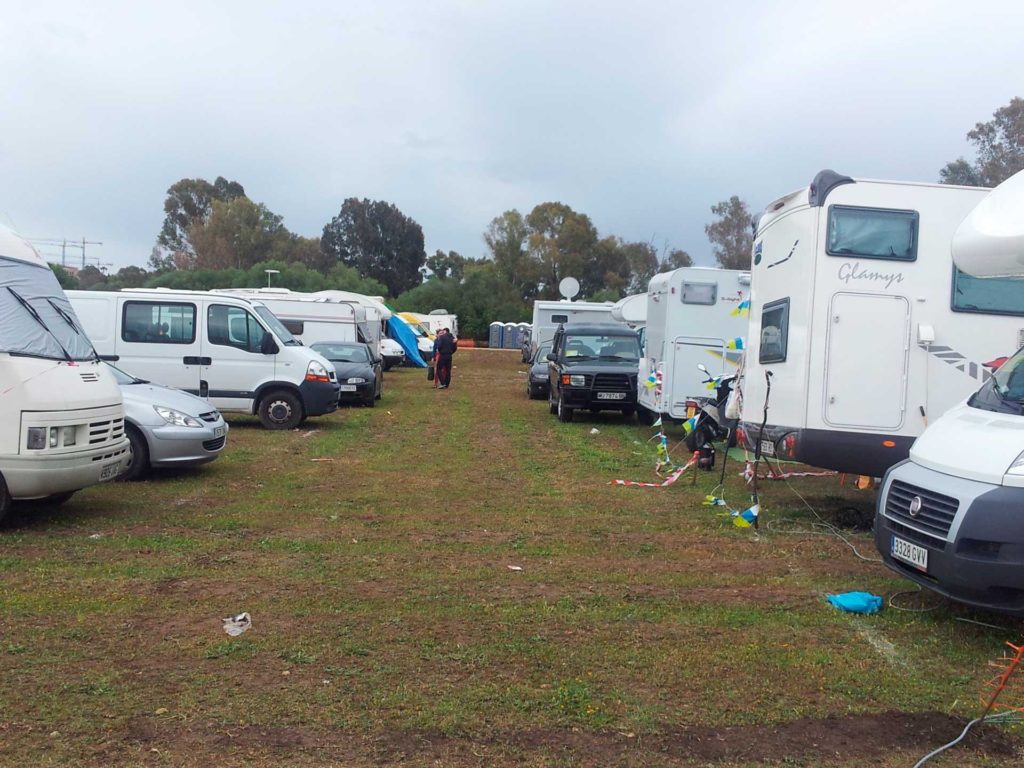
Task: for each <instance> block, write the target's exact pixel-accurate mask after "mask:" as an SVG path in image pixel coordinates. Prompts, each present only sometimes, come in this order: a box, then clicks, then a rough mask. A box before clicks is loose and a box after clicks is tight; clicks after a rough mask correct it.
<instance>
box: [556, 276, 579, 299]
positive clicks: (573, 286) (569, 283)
mask: <svg viewBox="0 0 1024 768" xmlns="http://www.w3.org/2000/svg"><path fill="white" fill-rule="evenodd" d="M558 292H559V293H560V294H562V297H563V298H566V299H569V300H570V301H572V299H573V297H574V296H576V294H578V293H579V292H580V281H579V280H577V279H576V278H575V277H565V278H562V282H560V283H559V284H558Z"/></svg>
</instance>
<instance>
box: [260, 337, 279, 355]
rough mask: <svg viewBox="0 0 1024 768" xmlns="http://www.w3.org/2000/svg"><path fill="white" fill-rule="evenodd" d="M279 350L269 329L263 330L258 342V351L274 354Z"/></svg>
mask: <svg viewBox="0 0 1024 768" xmlns="http://www.w3.org/2000/svg"><path fill="white" fill-rule="evenodd" d="M280 351H281V349H280V348H279V347H278V346H277V342H276V341H274V337H273V335H272V334H271V333H270V331H264V332H263V340H262V341H261V342H260V352H262V353H263V354H264V355H276V354H277V353H278V352H280Z"/></svg>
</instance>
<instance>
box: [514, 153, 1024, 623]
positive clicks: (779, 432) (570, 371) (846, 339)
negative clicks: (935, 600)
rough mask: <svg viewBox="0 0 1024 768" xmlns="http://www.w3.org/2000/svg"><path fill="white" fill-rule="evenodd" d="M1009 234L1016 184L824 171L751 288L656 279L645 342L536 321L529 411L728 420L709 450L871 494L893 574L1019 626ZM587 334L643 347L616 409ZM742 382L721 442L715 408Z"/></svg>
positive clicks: (738, 277) (760, 224) (765, 233)
mask: <svg viewBox="0 0 1024 768" xmlns="http://www.w3.org/2000/svg"><path fill="white" fill-rule="evenodd" d="M1022 214H1024V177H1021V176H1020V175H1018V176H1017V177H1014V178H1013V179H1011V180H1010V181H1009V182H1007V183H1006V184H1004V185H1003V186H1002V187H1001V188H998V189H997V190H996V191H994V192H993V191H990V190H985V189H976V188H967V187H954V186H949V185H936V184H913V183H898V182H886V181H875V180H867V179H854V178H851V177H848V176H842V175H840V174H837V173H834V172H832V171H823V172H821V173H819V174H818V175H817V176H816V177H815V178H814V180H813V181H812V182H811V184H810V185H808V186H807V187H805V188H803V189H800V190H797V191H795V192H793V193H790V194H788V195H785V196H783V197H781V198H779V199H778V200H776V201H774V202H773V203H771V204H769V205H768V206H767V208H766V209H765V211H764V212H763V213H762V214H761V216H760V217H758V219H757V222H756V225H755V235H754V244H753V251H752V258H751V260H752V267H751V270H750V271H749V272H734V271H729V270H714V269H701V268H685V269H680V270H676V271H674V272H669V273H665V274H661V275H657V276H656V277H655V278H654V279H653V280H652V281H651V284H650V286H649V289H648V291H647V293H646V294H640V296H641V297H643V303H644V304H645V306H646V313H645V317H644V318H643V320H642V321H639V322H638V321H635V320H634V322H626V321H624V320H622V319H621V318H615V317H614V316H613V313H612V308H611V307H610V306H608V305H601V304H588V303H586V302H569V301H563V302H538V303H537V305H536V306H535V311H534V323H533V332H532V336H531V343H530V349H529V355H530V360H531V369H530V375H529V376H528V384H527V388H528V391H529V392H530V394H531V396H534V397H536V396H543V393H544V390H545V387H546V392H547V396H548V398H549V404H550V405H551V407H552V410H553V412H556V413H560V414H562V415H563V419H564V420H568V419H569V418H572V416H571V414H572V411H573V408H574V406H575V407H578V408H580V409H582V408H586V409H588V410H591V409H595V410H604V409H606V408H614V409H615V410H620V411H622V412H623V413H625V414H627V415H629V414H631V413H632V412H633V410H634V409H635V410H636V411H637V412H638V413H639V414H640V416H641V418H642V419H644V420H645V421H649V420H650V419H653V418H662V419H665V420H668V421H674V422H680V421H683V420H685V419H689V418H691V417H693V416H694V415H696V414H708V413H715V414H716V416H717V415H718V414H721V416H720V417H719V418H718V419H717V421H719V422H722V423H723V424H725V427H726V428H725V429H724V430H723V429H722V428H721V427H722V424H717V425H716V426H717V427H718V430H717V432H716V434H718V435H723V434H729V435H730V436H734V437H735V439H738V440H739V441H740V442H741V443H742V444H743V445H744V446H745V447H746V448H748V449H749V450H751V451H755V450H759V451H760V452H761V453H762V455H764V456H766V457H768V458H777V459H782V460H789V461H798V462H802V463H806V464H811V465H814V466H818V467H823V468H827V469H834V470H836V471H838V472H845V473H852V474H859V475H868V476H874V477H879V478H883V477H884V480H883V482H882V483H881V486H880V492H879V497H878V508H877V514H876V521H875V536H876V543H877V546H878V548H879V550H880V552H881V553H882V555H883V558H884V560H885V562H886V564H887V565H888V566H889V567H890V568H892V569H893V570H895V571H897V572H898V573H900V574H902V575H904V576H906V577H907V578H909V579H912V580H914V581H916V582H917V583H919V584H921V585H922V586H925V587H927V588H929V589H933V590H935V591H938V592H940V593H942V594H945V595H947V596H949V597H951V598H954V599H957V600H960V601H963V602H966V603H970V604H973V605H977V606H983V607H987V608H992V609H997V610H1001V611H1006V612H1011V613H1015V614H1024V554H1022V553H1024V521H1022V520H1021V519H1020V516H1019V507H1020V505H1021V502H1022V500H1024V497H1021V496H1020V494H1021V493H1024V491H1021V490H1020V489H1021V488H1024V438H1022V437H1021V435H1022V434H1024V405H1022V403H1024V352H1017V353H1016V354H1014V351H1015V350H1018V349H1020V348H1021V347H1022V346H1024V279H1022V278H1024V267H1021V264H1024V225H1021V222H1022V221H1024V215H1022ZM979 254H980V255H979ZM996 264H998V266H993V265H996ZM630 298H631V299H632V300H633V301H636V302H639V301H641V299H640V298H639V297H630ZM624 301H625V300H624ZM545 304H551V305H553V306H550V307H549V306H544V305H545ZM620 313H621V308H620ZM596 317H600V318H601V321H600V322H602V323H605V324H607V323H617V324H619V325H620V326H621V327H625V326H627V325H628V326H642V327H643V332H642V334H640V335H639V337H638V338H639V339H640V343H641V345H642V351H641V352H640V354H639V355H638V359H637V361H636V362H635V364H634V366H635V367H634V370H635V373H632V374H630V379H629V380H630V389H629V391H628V392H627V393H626V394H625V396H624V397H623V398H622V399H621V400H618V399H616V400H608V399H606V398H618V397H619V395H618V394H616V393H615V390H614V388H609V389H608V390H607V391H605V389H604V388H603V387H602V386H601V383H602V382H603V381H605V380H604V379H599V378H598V374H599V373H601V372H603V370H604V369H603V367H602V366H601V365H600V364H601V363H602V362H604V361H606V360H608V358H607V357H606V350H605V349H603V348H604V347H607V346H609V345H607V344H604V343H602V344H601V345H599V346H600V348H595V346H594V345H586V346H587V347H588V348H587V349H581V348H579V347H574V345H573V334H574V333H576V332H577V329H578V332H579V333H580V334H584V335H586V336H589V337H594V335H595V334H596V333H597V332H598V327H596V326H594V325H593V323H594V321H595V318H596ZM601 333H603V334H604V337H605V340H607V338H609V332H608V331H601ZM544 345H550V348H548V347H544ZM542 347H544V352H543V354H541V348H542ZM574 349H575V351H574ZM580 352H582V355H580V354H579V353H580ZM545 374H546V377H545ZM737 378H738V390H739V393H738V395H737V397H736V398H735V399H734V400H733V401H732V403H731V409H728V410H730V412H731V413H732V414H733V415H736V416H738V417H739V422H738V424H737V427H736V429H735V430H730V429H728V423H727V422H728V419H727V418H726V415H725V412H724V411H723V409H722V408H719V406H724V404H725V403H724V402H723V389H722V384H723V383H724V382H726V381H729V380H730V379H737ZM577 384H578V385H579V386H580V387H581V388H582V390H589V391H586V392H583V391H581V392H576V391H575V390H576V385H577ZM579 398H586V399H585V400H581V399H579ZM599 398H600V399H599ZM559 403H561V408H559ZM712 408H713V409H714V410H711V409H712ZM766 409H767V410H766ZM566 411H568V413H566ZM766 412H767V417H766V415H765V414H766ZM705 419H706V420H705ZM711 421H712V419H710V418H709V417H707V416H701V418H700V419H699V420H698V423H701V422H703V423H708V424H710V423H711ZM762 424H763V427H762Z"/></svg>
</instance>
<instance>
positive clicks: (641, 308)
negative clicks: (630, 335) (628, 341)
mask: <svg viewBox="0 0 1024 768" xmlns="http://www.w3.org/2000/svg"><path fill="white" fill-rule="evenodd" d="M611 314H612V320H614V321H616V322H618V323H625V324H626V325H628V326H629V327H630V328H643V327H644V326H645V325H647V294H646V293H634V294H633V295H631V296H626V297H625V298H622V299H619V300H618V301H616V302H615V303H614V304H612V312H611Z"/></svg>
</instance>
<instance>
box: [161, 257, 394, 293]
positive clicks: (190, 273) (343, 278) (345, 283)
mask: <svg viewBox="0 0 1024 768" xmlns="http://www.w3.org/2000/svg"><path fill="white" fill-rule="evenodd" d="M267 269H276V270H277V271H278V274H276V275H274V276H273V285H274V287H277V288H288V289H290V290H293V291H301V292H304V293H313V292H316V291H323V290H328V289H334V290H339V291H353V292H355V293H363V294H366V295H368V296H380V295H383V294H384V292H385V290H386V289H385V288H384V286H383V285H381V284H380V283H379V282H377V281H376V280H371V279H369V278H365V277H363V276H361V275H360V274H359V273H358V272H357V271H356V270H355V269H353V268H352V267H347V266H345V265H343V264H336V265H335V266H334V267H333V268H332V269H331V271H330V272H329V273H328V274H326V275H325V274H323V273H322V272H318V271H317V270H314V269H309V268H308V267H307V266H306V265H305V264H301V263H299V262H287V261H280V260H277V261H261V262H258V263H256V264H253V265H252V266H250V267H249V268H248V269H234V268H232V269H191V270H185V269H178V270H172V271H170V272H163V273H161V274H157V275H153V276H152V277H150V278H149V280H147V282H146V287H148V288H177V289H179V290H198V291H208V290H210V289H213V288H262V287H263V286H265V285H266V284H267V274H266V272H265V270H267Z"/></svg>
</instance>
